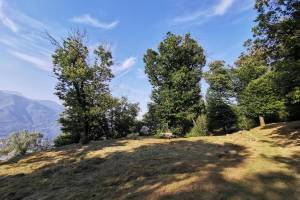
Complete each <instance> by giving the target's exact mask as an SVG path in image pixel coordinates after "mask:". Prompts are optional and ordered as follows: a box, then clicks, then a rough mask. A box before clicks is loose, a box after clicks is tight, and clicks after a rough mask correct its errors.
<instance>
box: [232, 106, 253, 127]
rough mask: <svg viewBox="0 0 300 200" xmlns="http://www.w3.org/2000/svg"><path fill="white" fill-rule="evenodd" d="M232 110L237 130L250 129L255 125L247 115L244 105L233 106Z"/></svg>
mask: <svg viewBox="0 0 300 200" xmlns="http://www.w3.org/2000/svg"><path fill="white" fill-rule="evenodd" d="M234 111H235V114H236V116H237V128H238V129H239V130H250V129H251V128H253V127H255V126H256V125H257V123H256V121H255V120H254V119H253V118H250V117H247V115H246V111H245V110H244V107H242V106H235V107H234Z"/></svg>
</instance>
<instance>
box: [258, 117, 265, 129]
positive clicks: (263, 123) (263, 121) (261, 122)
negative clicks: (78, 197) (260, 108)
mask: <svg viewBox="0 0 300 200" xmlns="http://www.w3.org/2000/svg"><path fill="white" fill-rule="evenodd" d="M259 124H260V127H264V126H266V123H265V119H264V117H263V116H259Z"/></svg>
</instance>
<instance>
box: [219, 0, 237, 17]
mask: <svg viewBox="0 0 300 200" xmlns="http://www.w3.org/2000/svg"><path fill="white" fill-rule="evenodd" d="M233 2H234V0H221V1H220V2H219V4H217V5H216V6H215V8H214V15H224V14H225V13H226V12H227V10H228V9H229V8H230V7H231V6H232V4H233Z"/></svg>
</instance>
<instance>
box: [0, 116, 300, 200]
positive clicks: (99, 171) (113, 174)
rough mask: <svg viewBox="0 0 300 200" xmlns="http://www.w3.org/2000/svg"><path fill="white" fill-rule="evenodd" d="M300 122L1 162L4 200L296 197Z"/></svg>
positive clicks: (0, 184) (69, 148)
mask: <svg viewBox="0 0 300 200" xmlns="http://www.w3.org/2000/svg"><path fill="white" fill-rule="evenodd" d="M299 155H300V121H298V122H291V123H278V124H271V125H268V126H266V127H265V128H263V129H260V128H255V129H252V130H251V131H244V132H238V133H234V134H231V135H226V136H208V137H195V138H178V139H170V140H169V139H155V138H138V139H134V140H133V139H123V140H111V141H101V142H92V143H90V144H89V145H87V146H80V145H69V146H66V147H64V148H59V149H56V150H52V151H47V152H39V153H35V154H31V155H28V156H26V157H23V158H22V159H20V160H15V161H11V162H6V163H0V197H1V199H49V200H50V199H51V200H53V199H84V200H86V199H272V200H275V199H299V197H300V191H299V188H300V176H299V173H300V156H299Z"/></svg>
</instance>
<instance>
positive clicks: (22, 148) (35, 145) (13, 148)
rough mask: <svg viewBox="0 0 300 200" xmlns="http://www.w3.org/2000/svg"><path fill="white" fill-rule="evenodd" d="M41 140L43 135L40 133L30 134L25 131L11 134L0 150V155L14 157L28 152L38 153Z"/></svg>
mask: <svg viewBox="0 0 300 200" xmlns="http://www.w3.org/2000/svg"><path fill="white" fill-rule="evenodd" d="M42 138H43V135H42V134H41V133H38V132H32V133H30V132H29V131H27V130H24V131H20V132H16V133H12V134H11V135H10V136H9V138H8V139H7V143H6V145H5V146H4V147H3V149H2V150H1V153H2V154H9V153H13V154H14V156H22V155H25V154H26V153H27V152H29V151H30V152H35V151H38V150H39V149H40V141H41V139H42Z"/></svg>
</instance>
